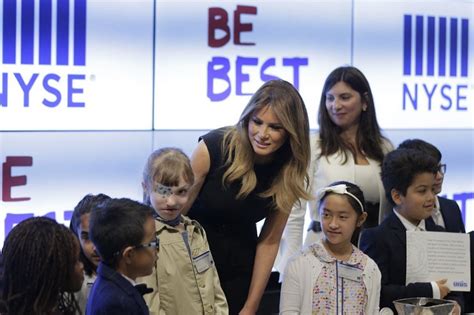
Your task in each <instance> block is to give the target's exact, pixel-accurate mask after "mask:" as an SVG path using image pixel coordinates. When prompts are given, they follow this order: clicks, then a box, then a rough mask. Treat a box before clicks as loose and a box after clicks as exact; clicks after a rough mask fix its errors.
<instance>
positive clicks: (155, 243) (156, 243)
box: [133, 238, 160, 250]
mask: <svg viewBox="0 0 474 315" xmlns="http://www.w3.org/2000/svg"><path fill="white" fill-rule="evenodd" d="M133 248H136V249H140V248H155V249H156V250H158V249H159V248H160V239H159V238H156V239H155V240H154V241H152V242H150V243H147V244H140V245H136V246H133Z"/></svg>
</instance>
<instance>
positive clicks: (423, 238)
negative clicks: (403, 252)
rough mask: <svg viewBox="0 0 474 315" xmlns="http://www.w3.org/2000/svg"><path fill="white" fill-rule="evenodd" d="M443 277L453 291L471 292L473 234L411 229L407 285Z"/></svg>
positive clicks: (408, 235)
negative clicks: (470, 240)
mask: <svg viewBox="0 0 474 315" xmlns="http://www.w3.org/2000/svg"><path fill="white" fill-rule="evenodd" d="M440 279H448V282H447V285H448V287H449V289H450V290H451V291H470V289H471V259H470V254H469V235H468V234H463V233H448V232H422V231H407V273H406V284H408V283H414V282H430V281H437V280H440Z"/></svg>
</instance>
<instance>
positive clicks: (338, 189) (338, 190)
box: [316, 184, 365, 212]
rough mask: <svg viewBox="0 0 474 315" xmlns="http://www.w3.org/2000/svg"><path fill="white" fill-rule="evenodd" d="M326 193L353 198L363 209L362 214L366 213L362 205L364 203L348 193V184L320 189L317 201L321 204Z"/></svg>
mask: <svg viewBox="0 0 474 315" xmlns="http://www.w3.org/2000/svg"><path fill="white" fill-rule="evenodd" d="M326 193H335V194H338V195H348V196H351V197H352V198H353V199H354V200H355V201H357V203H358V204H359V206H360V208H361V209H362V212H365V208H364V206H363V205H362V202H360V200H359V199H358V198H357V197H356V196H354V195H353V194H352V193H350V192H349V191H347V185H346V184H339V185H334V186H328V187H324V188H321V189H319V190H318V191H317V192H316V201H317V202H318V203H319V202H320V201H321V199H322V198H323V197H324V195H325V194H326Z"/></svg>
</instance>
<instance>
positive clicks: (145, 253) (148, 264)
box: [133, 216, 158, 277]
mask: <svg viewBox="0 0 474 315" xmlns="http://www.w3.org/2000/svg"><path fill="white" fill-rule="evenodd" d="M144 232H145V236H144V237H143V241H142V243H141V244H142V245H144V246H143V247H136V248H135V249H134V250H135V254H134V256H133V265H134V266H133V267H134V269H135V274H136V276H137V277H144V276H147V275H149V274H151V273H152V271H153V267H154V266H155V262H156V260H157V259H158V248H157V247H153V246H147V245H148V244H150V243H151V242H155V241H156V232H155V220H154V219H153V217H151V216H150V217H148V218H147V220H146V222H145V225H144Z"/></svg>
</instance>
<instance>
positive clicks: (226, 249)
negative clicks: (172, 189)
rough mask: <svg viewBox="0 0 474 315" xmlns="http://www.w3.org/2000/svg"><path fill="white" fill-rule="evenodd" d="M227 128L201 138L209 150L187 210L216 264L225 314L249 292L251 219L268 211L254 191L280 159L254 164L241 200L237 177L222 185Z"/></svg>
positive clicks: (270, 178) (266, 182) (276, 168)
mask: <svg viewBox="0 0 474 315" xmlns="http://www.w3.org/2000/svg"><path fill="white" fill-rule="evenodd" d="M226 130H227V129H226V128H220V129H216V130H213V131H211V132H209V133H208V134H206V135H204V136H202V137H201V139H203V140H204V143H205V144H206V146H207V149H208V151H209V155H210V169H209V173H208V175H207V177H206V179H205V181H204V184H203V186H202V188H201V191H200V192H199V195H198V197H197V199H196V201H195V202H194V204H193V206H192V207H191V210H190V211H189V213H188V215H189V217H191V218H192V219H195V220H197V221H198V222H199V223H201V225H202V226H203V227H204V229H205V230H206V233H207V238H208V241H209V245H210V248H211V251H212V256H213V257H214V261H215V263H216V268H217V271H218V274H219V279H220V281H221V285H222V289H223V290H224V293H225V294H226V298H227V302H228V304H229V311H230V314H238V312H239V311H240V310H241V309H242V307H243V305H244V303H245V301H246V299H247V294H248V289H249V285H250V280H251V277H252V269H253V264H254V259H255V252H256V247H257V230H256V225H255V223H256V222H258V221H260V220H262V219H264V218H266V217H267V215H268V213H269V212H270V211H275V210H272V199H271V198H261V197H259V196H258V194H259V193H261V192H263V191H265V190H266V189H267V188H268V187H270V185H271V183H272V181H273V179H274V177H275V175H276V174H277V173H278V171H279V170H280V168H281V162H279V161H277V160H275V161H273V162H272V163H268V164H256V165H255V167H254V170H255V173H256V176H257V186H256V188H255V189H254V191H253V192H252V193H250V194H249V195H248V196H247V197H245V198H244V199H237V198H236V196H237V193H238V191H239V188H240V183H239V182H234V183H232V184H231V185H228V186H227V187H223V185H222V177H223V174H224V172H225V168H224V163H225V157H224V155H223V152H222V141H223V136H224V133H225V131H226Z"/></svg>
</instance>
